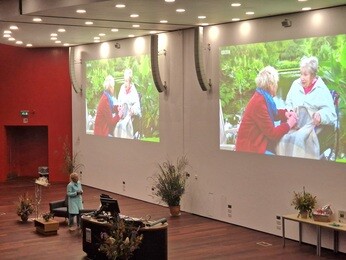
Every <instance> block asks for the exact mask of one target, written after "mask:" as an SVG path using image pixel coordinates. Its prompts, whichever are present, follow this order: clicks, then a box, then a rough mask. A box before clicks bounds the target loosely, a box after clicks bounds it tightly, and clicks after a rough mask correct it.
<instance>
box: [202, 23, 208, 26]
mask: <svg viewBox="0 0 346 260" xmlns="http://www.w3.org/2000/svg"><path fill="white" fill-rule="evenodd" d="M208 25H209V23H201V26H208Z"/></svg>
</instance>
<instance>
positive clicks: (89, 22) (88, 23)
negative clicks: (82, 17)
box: [85, 21, 94, 25]
mask: <svg viewBox="0 0 346 260" xmlns="http://www.w3.org/2000/svg"><path fill="white" fill-rule="evenodd" d="M85 24H86V25H93V24H94V23H93V22H91V21H86V22H85Z"/></svg>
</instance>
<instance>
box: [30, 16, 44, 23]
mask: <svg viewBox="0 0 346 260" xmlns="http://www.w3.org/2000/svg"><path fill="white" fill-rule="evenodd" d="M32 20H33V21H34V22H42V19H41V18H39V17H35V18H32Z"/></svg>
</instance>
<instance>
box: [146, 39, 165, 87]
mask: <svg viewBox="0 0 346 260" xmlns="http://www.w3.org/2000/svg"><path fill="white" fill-rule="evenodd" d="M158 42H159V41H158V36H157V35H156V34H154V35H151V38H150V59H151V72H152V75H153V79H154V83H155V86H156V89H157V91H158V92H160V93H161V92H164V91H166V90H167V85H166V82H164V83H162V80H161V76H160V69H159V50H158V49H159V46H158V45H159V43H158Z"/></svg>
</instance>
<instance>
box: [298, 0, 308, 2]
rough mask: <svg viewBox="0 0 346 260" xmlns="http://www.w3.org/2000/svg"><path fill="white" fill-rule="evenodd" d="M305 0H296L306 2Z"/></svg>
mask: <svg viewBox="0 0 346 260" xmlns="http://www.w3.org/2000/svg"><path fill="white" fill-rule="evenodd" d="M306 1H307V0H298V2H306Z"/></svg>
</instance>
